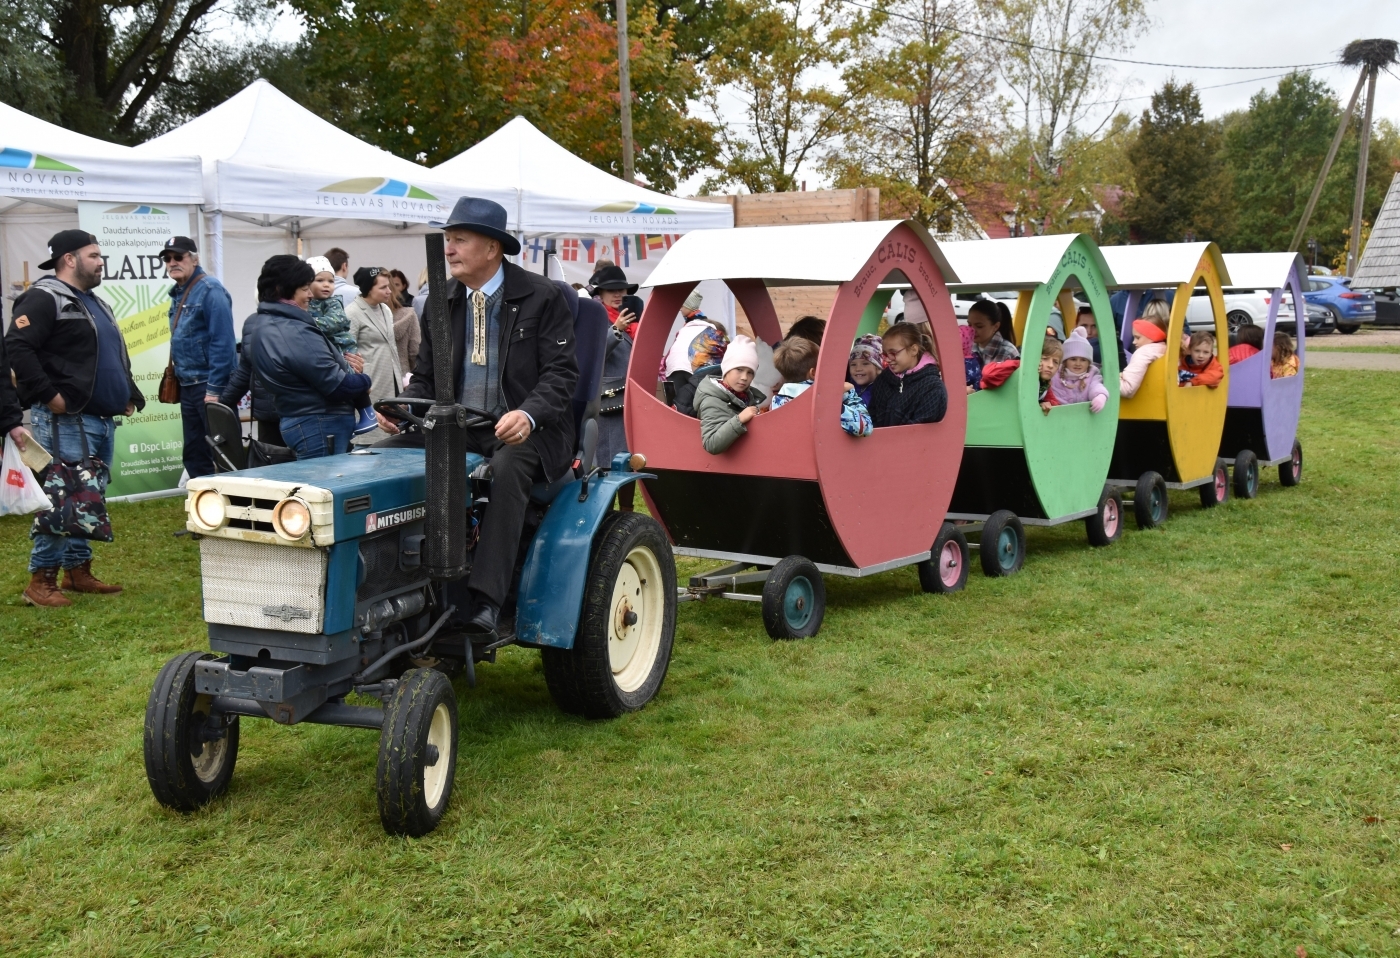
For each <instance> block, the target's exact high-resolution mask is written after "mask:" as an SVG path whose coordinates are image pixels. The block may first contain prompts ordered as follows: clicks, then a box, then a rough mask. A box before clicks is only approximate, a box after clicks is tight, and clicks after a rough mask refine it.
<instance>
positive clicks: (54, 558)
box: [29, 405, 117, 572]
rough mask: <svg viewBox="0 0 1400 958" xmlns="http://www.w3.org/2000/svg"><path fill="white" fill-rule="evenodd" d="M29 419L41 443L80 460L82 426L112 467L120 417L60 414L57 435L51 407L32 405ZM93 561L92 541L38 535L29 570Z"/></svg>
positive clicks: (91, 448) (91, 447)
mask: <svg viewBox="0 0 1400 958" xmlns="http://www.w3.org/2000/svg"><path fill="white" fill-rule="evenodd" d="M29 419H30V425H29V431H30V432H32V433H33V434H34V438H35V439H37V440H39V445H41V446H43V447H44V448H45V449H47V450H48V451H49V454H50V455H52V456H53V457H54V458H55V459H59V458H62V459H65V460H67V461H68V462H77V461H78V460H79V459H81V458H82V455H83V439H82V435H81V434H80V433H79V432H78V430H79V429H80V428H81V429H82V431H83V432H84V433H86V434H87V441H88V451H89V452H91V453H92V454H93V455H94V456H97V457H98V458H100V459H101V460H102V461H103V462H105V463H106V464H107V466H108V468H110V467H111V465H112V443H113V440H114V439H115V438H116V435H117V423H116V420H113V419H109V418H108V417H106V416H92V415H89V414H87V413H80V414H78V415H65V416H59V417H58V436H57V438H55V437H54V431H53V422H54V416H53V413H51V412H50V411H49V409H48V407H47V406H38V405H36V406H34V407H33V408H31V409H30V410H29ZM60 453H61V454H62V455H61V456H60ZM104 491H105V490H104ZM91 560H92V546H91V545H90V544H89V543H88V540H86V539H77V538H74V537H72V536H51V535H48V534H40V535H37V536H35V537H34V548H33V550H32V551H31V552H30V553H29V571H30V572H34V571H36V570H38V569H55V568H58V567H59V566H62V567H63V568H65V569H73V568H77V567H78V566H80V565H82V564H83V563H84V562H89V561H91Z"/></svg>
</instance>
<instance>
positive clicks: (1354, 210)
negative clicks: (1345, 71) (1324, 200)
mask: <svg viewBox="0 0 1400 958" xmlns="http://www.w3.org/2000/svg"><path fill="white" fill-rule="evenodd" d="M1366 72H1367V73H1368V74H1370V80H1369V81H1368V82H1367V84H1366V114H1365V116H1364V117H1363V118H1362V120H1361V152H1360V155H1359V156H1357V158H1356V196H1355V198H1354V199H1353V200H1352V204H1351V244H1350V245H1349V246H1348V247H1347V275H1348V276H1355V275H1356V261H1357V260H1358V259H1359V258H1360V257H1361V211H1362V207H1364V206H1365V205H1366V160H1367V159H1368V158H1369V156H1370V153H1371V108H1372V107H1373V106H1375V104H1376V73H1377V72H1378V71H1377V69H1376V66H1375V64H1372V65H1371V67H1370V69H1368V70H1367V71H1366Z"/></svg>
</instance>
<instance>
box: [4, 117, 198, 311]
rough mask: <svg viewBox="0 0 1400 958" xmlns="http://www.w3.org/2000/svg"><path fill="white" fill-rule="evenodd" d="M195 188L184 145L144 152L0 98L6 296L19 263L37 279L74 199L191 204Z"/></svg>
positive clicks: (21, 272)
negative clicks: (180, 149)
mask: <svg viewBox="0 0 1400 958" xmlns="http://www.w3.org/2000/svg"><path fill="white" fill-rule="evenodd" d="M202 196H203V190H202V187H201V184H200V171H199V160H198V159H197V158H196V157H195V155H194V154H193V153H192V152H191V153H185V154H171V155H170V156H168V157H162V158H160V159H157V160H152V159H151V158H149V157H144V156H141V155H140V154H138V153H137V152H136V151H135V150H133V149H132V148H131V147H126V146H120V145H118V144H116V143H108V142H107V141H105V140H98V139H94V138H93V137H90V136H84V135H82V134H81V133H74V132H72V131H71V130H65V129H64V128H63V127H61V126H55V125H54V124H52V123H46V122H45V121H43V120H40V119H38V118H36V117H32V116H30V115H29V114H27V113H24V112H22V111H20V110H16V109H15V108H14V107H11V106H7V105H6V104H4V103H0V275H3V280H4V283H5V286H6V297H5V298H6V300H7V301H8V300H11V299H12V298H13V295H14V293H15V292H16V290H15V288H14V287H15V284H21V283H22V282H23V279H24V277H25V273H26V269H25V264H26V263H27V264H29V270H28V272H29V277H28V278H29V279H30V280H31V281H32V280H35V279H38V277H39V273H38V269H37V265H38V264H39V263H41V262H43V261H44V260H46V259H48V247H47V243H48V238H49V237H50V236H52V235H53V234H54V233H57V232H58V231H59V230H64V229H73V228H76V227H77V226H78V203H79V202H80V201H84V200H92V201H97V202H113V203H132V204H149V203H170V204H197V203H199V202H200V200H201V198H202ZM138 208H139V207H133V210H136V209H138ZM154 245H155V247H156V248H158V247H159V244H158V243H157V244H154Z"/></svg>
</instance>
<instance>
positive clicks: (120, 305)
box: [78, 202, 190, 496]
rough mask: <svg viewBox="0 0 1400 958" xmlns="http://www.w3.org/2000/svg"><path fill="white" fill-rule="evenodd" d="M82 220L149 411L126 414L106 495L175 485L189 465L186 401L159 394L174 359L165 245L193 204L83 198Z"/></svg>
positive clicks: (101, 291)
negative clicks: (184, 458)
mask: <svg viewBox="0 0 1400 958" xmlns="http://www.w3.org/2000/svg"><path fill="white" fill-rule="evenodd" d="M78 225H79V227H80V228H82V229H85V230H87V231H88V232H89V233H92V234H93V235H94V236H96V237H97V242H98V244H99V245H100V246H101V247H102V259H103V261H104V263H105V264H106V267H105V271H104V273H103V275H102V285H101V286H99V287H97V289H96V290H94V292H96V293H97V295H98V296H100V297H102V299H103V301H105V302H106V303H107V305H108V306H110V307H111V308H112V315H113V316H115V317H116V318H117V325H118V326H120V327H121V331H122V337H123V338H124V339H125V340H126V351H127V353H128V354H130V356H131V374H132V376H133V377H134V378H135V380H136V385H137V387H138V388H139V389H140V390H141V392H142V393H144V394H145V396H146V409H145V411H144V412H138V413H136V415H134V416H129V417H127V418H125V419H123V420H122V425H121V428H119V429H118V430H117V440H116V455H115V457H114V459H113V462H112V482H111V484H110V485H109V486H108V487H107V495H108V496H130V495H135V494H137V493H142V492H158V491H160V490H163V489H174V488H175V487H176V486H178V485H179V484H180V473H181V472H182V471H183V469H184V466H183V465H182V463H181V461H180V459H181V453H182V451H183V448H184V439H183V430H182V428H181V425H180V407H179V406H178V405H166V404H164V403H161V402H160V401H158V400H157V399H156V393H157V392H158V391H159V388H160V377H161V376H162V375H163V374H164V373H165V364H166V362H167V361H168V359H169V357H170V288H171V286H172V285H174V284H172V283H171V281H170V279H169V278H168V277H167V276H166V275H165V267H164V266H162V265H161V262H160V250H161V247H162V245H163V244H164V243H165V241H166V240H167V239H169V238H170V237H172V236H177V235H180V236H188V235H190V213H189V207H186V206H175V205H172V204H169V203H161V204H158V205H154V204H149V203H90V202H80V203H78Z"/></svg>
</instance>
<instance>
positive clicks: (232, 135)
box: [136, 80, 514, 321]
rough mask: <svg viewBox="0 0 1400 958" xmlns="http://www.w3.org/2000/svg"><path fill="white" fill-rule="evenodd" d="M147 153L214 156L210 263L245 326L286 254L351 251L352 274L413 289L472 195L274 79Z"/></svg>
mask: <svg viewBox="0 0 1400 958" xmlns="http://www.w3.org/2000/svg"><path fill="white" fill-rule="evenodd" d="M136 151H137V153H139V154H140V155H142V156H146V157H153V158H154V157H167V156H181V155H188V154H195V155H198V156H200V157H202V159H203V172H204V187H203V192H202V197H201V198H202V202H203V203H204V209H205V212H206V214H209V215H208V226H207V233H206V237H205V242H204V244H202V246H201V250H202V252H203V255H202V257H201V259H202V261H203V264H204V266H205V268H206V269H207V270H208V271H209V272H211V273H213V274H214V275H216V276H218V277H219V278H220V279H222V280H223V281H224V283H225V285H226V286H228V288H229V292H230V294H231V295H232V296H233V304H234V316H235V320H236V321H237V320H239V319H242V318H243V317H244V316H247V315H248V314H250V313H251V312H252V311H253V310H254V308H255V307H256V299H257V297H256V289H255V285H256V279H257V275H258V272H259V270H260V269H261V268H262V264H263V262H264V261H265V260H266V259H267V258H268V257H269V256H272V255H274V254H277V253H294V254H299V255H312V254H316V253H323V252H325V250H326V249H329V248H330V247H332V246H339V247H341V248H342V249H344V250H346V251H347V252H348V253H349V254H350V268H351V271H352V272H353V271H354V270H355V269H356V268H358V267H360V266H385V267H389V268H398V269H401V270H403V271H404V272H405V273H406V274H407V275H408V276H409V279H410V282H412V281H413V280H414V279H416V278H417V276H418V273H419V271H420V270H421V269H422V267H423V266H424V261H423V242H422V239H421V238H420V237H421V235H422V233H424V232H425V230H426V226H425V224H428V223H431V222H434V221H440V220H442V219H443V218H444V217H445V216H446V215H447V214H448V213H449V212H450V211H451V209H452V205H453V204H454V203H455V202H456V201H457V198H458V196H460V195H462V194H463V193H466V192H469V191H468V190H467V189H465V188H463V187H462V186H461V185H453V182H452V181H451V180H449V179H444V178H443V177H442V176H441V175H439V174H436V173H434V172H432V171H430V170H428V169H427V168H425V167H422V166H419V165H418V164H416V163H411V162H409V161H408V160H404V159H400V158H399V157H397V156H395V155H394V154H392V153H389V152H387V151H385V150H381V149H379V148H378V147H376V146H372V145H370V144H369V143H366V142H364V141H363V140H360V139H358V138H356V137H354V136H352V135H351V134H349V133H346V132H345V131H343V130H341V129H339V128H338V127H336V126H335V125H334V124H332V123H329V122H327V121H326V120H324V119H322V118H321V117H319V116H317V115H316V114H314V113H312V112H311V111H309V110H307V109H306V108H305V107H303V106H301V105H300V104H299V103H297V102H296V101H294V100H292V99H291V98H290V97H288V96H286V95H285V94H283V93H282V92H280V91H279V90H278V89H277V88H276V87H274V86H272V84H270V83H268V82H267V81H266V80H257V81H255V82H254V83H252V84H250V85H249V86H248V87H247V88H246V89H244V90H243V91H242V92H240V93H238V94H236V95H235V96H233V97H231V98H230V99H228V100H226V101H224V102H223V103H221V104H220V105H219V106H216V107H215V108H214V109H212V110H210V111H209V112H208V113H205V114H204V115H202V116H199V117H196V118H195V119H193V120H191V121H190V122H188V123H186V124H185V125H184V126H181V127H179V128H178V129H175V130H172V131H170V132H169V133H167V134H165V135H164V136H160V137H157V138H156V139H154V140H151V141H150V142H148V143H143V144H142V145H141V146H138V147H136ZM474 192H475V193H476V195H486V196H491V198H492V199H496V200H497V201H498V202H502V203H503V204H509V203H513V201H514V197H513V196H510V195H492V194H491V193H490V192H489V191H485V190H475V191H474ZM507 208H510V207H509V206H508V207H507Z"/></svg>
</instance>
